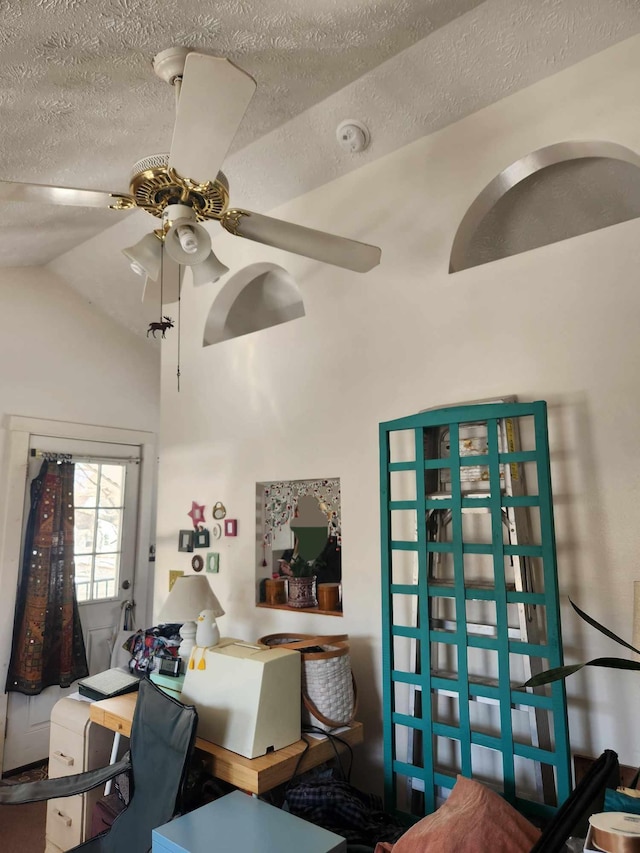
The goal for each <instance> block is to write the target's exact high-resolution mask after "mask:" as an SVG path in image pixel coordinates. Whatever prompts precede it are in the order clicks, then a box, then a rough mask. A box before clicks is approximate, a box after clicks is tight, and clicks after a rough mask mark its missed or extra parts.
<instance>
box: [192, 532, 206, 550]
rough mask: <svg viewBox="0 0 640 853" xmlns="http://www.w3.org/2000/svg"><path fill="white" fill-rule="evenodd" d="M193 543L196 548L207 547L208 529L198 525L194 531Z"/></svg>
mask: <svg viewBox="0 0 640 853" xmlns="http://www.w3.org/2000/svg"><path fill="white" fill-rule="evenodd" d="M194 545H195V547H196V548H208V547H209V531H208V530H207V528H206V527H199V528H198V529H197V530H196V531H195V542H194Z"/></svg>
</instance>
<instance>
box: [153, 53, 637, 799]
mask: <svg viewBox="0 0 640 853" xmlns="http://www.w3.org/2000/svg"><path fill="white" fill-rule="evenodd" d="M639 74H640V40H639V39H638V38H634V39H631V40H629V41H628V42H625V43H622V44H620V45H618V46H616V47H614V48H612V49H610V50H608V51H606V52H605V53H603V54H600V55H598V56H596V57H593V58H592V59H590V60H587V61H585V62H583V63H581V64H580V65H578V66H574V67H573V68H571V69H569V70H567V71H564V72H562V73H561V74H558V75H556V77H554V78H551V79H548V80H545V81H543V82H540V83H538V84H536V85H534V86H533V87H531V88H529V89H527V90H525V91H522V92H520V93H518V94H516V95H514V96H512V97H510V98H508V99H506V100H504V101H502V102H500V103H498V104H495V105H493V106H491V107H489V108H487V109H484V110H482V111H480V112H478V113H476V114H474V115H472V116H470V117H468V118H466V119H464V120H462V121H460V122H459V123H457V124H456V125H453V126H451V127H448V128H446V129H444V130H442V131H440V132H439V133H437V134H434V135H432V136H430V137H427V138H424V139H421V140H419V141H417V142H415V143H413V144H411V145H409V146H407V147H406V148H404V149H402V150H400V151H398V152H396V153H394V154H391V155H389V156H387V157H385V158H384V159H381V160H378V161H377V162H375V163H372V164H370V165H367V166H366V167H364V168H362V169H360V170H358V171H356V172H352V173H351V174H349V175H347V176H345V177H343V178H340V179H338V180H336V181H335V182H332V183H330V184H327V185H325V186H323V187H321V188H320V189H318V190H316V191H314V192H312V193H309V194H307V195H305V196H303V197H301V198H299V199H296V200H295V201H293V202H291V203H289V204H287V205H284V206H283V207H281V208H279V209H278V210H277V211H275V215H277V216H280V217H281V218H283V219H291V220H293V221H295V222H300V223H301V224H306V225H309V226H311V227H316V228H322V229H325V230H328V231H333V232H335V233H340V234H343V235H345V236H350V237H353V238H356V239H361V240H365V241H367V242H372V243H375V244H378V245H380V246H381V247H382V250H383V254H382V258H383V259H382V264H381V265H380V267H379V268H377V269H376V270H374V271H372V272H371V273H369V274H367V275H364V276H361V275H357V274H355V273H349V272H346V271H342V270H338V269H335V268H332V267H328V266H323V265H321V264H316V263H313V262H308V261H306V260H304V259H301V258H296V257H293V256H291V255H285V254H284V253H280V252H277V251H275V250H270V249H267V248H266V247H260V246H256V245H252V244H250V243H248V241H242V240H240V239H237V238H233V237H231V236H229V235H226V234H224V235H222V236H221V237H217V238H216V242H215V248H216V251H217V253H218V254H219V256H220V257H221V258H222V259H223V260H224V261H225V263H227V264H228V265H229V266H230V267H231V268H232V269H234V270H237V269H238V268H239V267H240V266H242V265H245V264H248V263H253V262H257V261H259V260H269V261H273V262H274V263H280V264H282V265H283V266H285V267H286V268H287V269H288V270H289V271H290V272H291V273H292V274H293V276H294V277H295V279H296V280H297V282H298V283H299V284H300V286H301V289H302V291H303V296H304V300H305V309H306V317H305V318H303V319H301V320H298V321H295V322H292V323H288V324H285V325H282V326H277V327H274V328H271V329H267V330H264V331H261V332H259V333H256V334H253V335H249V336H247V337H245V338H240V339H236V340H232V341H228V342H225V343H222V344H219V345H216V346H212V347H208V348H205V349H202V348H201V341H202V333H203V329H204V324H205V320H206V316H207V312H208V310H209V306H210V305H211V303H212V301H213V298H214V295H215V294H216V293H217V291H218V288H219V287H220V286H221V285H222V284H223V282H220V283H219V284H218V285H212V286H209V287H205V288H200V289H198V290H197V291H196V290H194V289H192V287H191V285H190V283H189V282H187V284H186V285H185V297H184V299H183V303H182V332H181V337H180V369H181V381H180V392H179V393H178V391H177V387H176V377H175V373H176V364H177V336H173V337H172V338H171V339H170V341H169V343H168V345H167V346H166V348H164V349H163V377H162V427H161V448H162V449H161V467H160V491H159V514H158V546H159V551H158V563H157V574H156V580H157V582H156V608H157V607H158V605H159V603H160V602H161V601H162V600H163V598H164V596H165V595H166V590H167V572H168V571H169V569H171V568H180V569H184V570H185V571H190V555H188V554H181V553H178V552H177V535H178V529H179V528H181V527H187V526H189V524H190V519H189V518H188V517H187V512H188V510H189V509H190V507H191V501H192V500H196V501H198V502H199V503H203V504H205V507H206V510H205V512H206V518H207V521H209V520H210V510H211V506H212V505H213V503H215V502H216V501H218V500H221V501H222V502H223V503H224V504H225V505H226V507H227V510H228V515H229V516H230V517H232V518H234V517H235V518H237V519H238V531H239V535H238V537H237V538H236V539H223V540H222V541H221V542H220V545H219V550H220V552H221V562H220V566H221V569H220V575H219V576H217V577H215V589H216V592H217V594H218V596H219V598H220V600H221V601H222V602H223V606H224V607H225V608H226V611H227V615H226V616H225V617H224V618H223V619H222V620H221V628H222V631H223V634H227V635H232V636H237V637H241V638H244V639H253V638H257V637H258V636H260V635H262V634H265V633H267V632H271V631H288V630H292V631H322V632H334V633H336V632H338V631H340V632H341V631H346V632H348V633H349V634H350V636H351V639H352V648H353V657H354V668H355V671H356V675H357V678H358V682H359V685H360V693H361V705H360V712H359V717H360V718H361V719H362V720H363V721H364V723H365V726H366V746H365V747H364V748H359V749H358V750H357V753H356V773H355V775H354V779H355V781H356V783H359V784H361V785H363V786H364V787H367V788H369V789H373V788H377V787H379V783H380V779H381V773H380V762H381V755H380V737H381V681H380V588H379V587H380V585H379V566H380V556H379V552H380V544H379V473H378V424H379V422H380V421H384V420H388V419H391V418H395V417H400V416H403V415H407V414H411V413H413V412H416V411H418V410H419V409H422V408H426V407H433V406H438V405H446V404H451V403H455V402H459V401H466V400H472V399H478V398H487V397H494V396H501V395H504V394H513V393H515V394H517V395H518V396H519V397H520V399H522V400H535V399H545V400H547V401H548V402H549V404H550V441H551V450H552V455H553V470H552V474H553V484H554V489H555V507H556V523H557V541H558V558H559V583H560V588H561V592H562V594H563V600H564V602H565V604H564V605H563V631H564V637H565V657H566V658H567V660H568V661H573V660H576V659H582V658H583V656H585V655H586V656H591V657H593V656H596V655H599V654H618V653H619V652H622V651H623V650H621V649H619V647H617V646H615V645H614V644H612V643H611V642H609V641H607V640H606V639H605V638H604V637H601V636H600V635H598V634H596V633H595V632H594V631H592V630H591V629H589V628H587V627H586V626H584V625H583V624H582V623H580V622H579V620H578V618H577V617H576V616H575V615H574V614H573V612H572V611H571V610H570V609H569V608H568V606H567V605H566V596H567V595H568V594H570V595H571V596H572V597H574V598H575V599H576V600H577V601H578V602H579V603H580V604H581V605H583V606H584V607H585V608H586V609H587V610H589V611H590V612H591V613H592V614H593V615H594V616H595V617H596V618H599V619H601V620H603V621H604V622H605V623H607V624H609V625H611V626H613V627H614V628H615V629H617V630H618V631H619V633H621V634H623V635H624V636H625V637H628V638H629V639H630V636H631V622H632V589H633V587H632V582H633V580H634V579H635V578H638V577H640V573H639V572H638V570H637V569H636V564H637V552H638V534H637V532H636V531H637V518H636V515H637V512H636V505H637V502H638V499H639V498H640V458H639V456H640V452H639V451H638V443H637V436H638V435H639V434H640V407H639V406H638V404H637V393H638V382H637V378H636V376H637V374H636V365H637V364H638V361H639V358H640V342H639V338H638V334H637V324H638V316H639V312H640V287H638V270H639V269H640V222H639V221H635V222H629V223H626V224H622V225H619V226H616V227H613V228H609V229H606V230H602V231H599V232H597V233H593V234H590V235H586V236H583V237H578V238H575V239H573V240H570V241H566V242H564V243H558V244H555V245H552V246H549V247H546V248H544V249H540V250H537V251H534V252H529V253H526V254H522V255H519V256H517V257H514V258H510V259H506V260H503V261H500V262H497V263H493V264H490V265H486V266H483V267H479V268H475V269H471V270H468V271H466V272H463V273H460V274H457V275H453V276H451V275H448V273H447V270H448V262H449V251H450V247H451V242H452V240H453V236H454V234H455V231H456V228H457V225H458V223H459V221H460V219H461V218H462V216H463V214H464V212H465V210H466V208H467V206H468V205H469V204H470V203H471V201H472V200H473V198H474V197H475V196H476V194H477V193H478V192H479V191H480V190H481V189H482V188H483V187H484V185H485V184H486V183H488V181H489V180H490V179H491V178H492V177H493V176H494V175H495V174H496V173H498V172H499V171H501V170H502V169H503V168H504V167H505V166H507V165H508V164H510V163H511V162H513V161H514V160H516V159H518V158H519V157H521V156H522V155H524V154H525V153H527V152H529V151H532V150H534V149H537V148H539V147H542V146H544V145H548V144H551V143H554V142H558V141H561V140H569V139H609V140H613V141H616V142H619V143H622V144H625V145H627V146H629V147H630V148H633V149H635V150H638V151H640V121H639V120H638V110H637V81H638V76H639ZM425 85H428V81H425ZM391 118H392V117H391V116H390V119H391ZM288 154H289V156H290V160H291V164H292V165H291V168H292V169H295V154H296V152H295V151H291V152H288ZM263 179H264V180H265V181H268V180H269V172H268V170H265V173H264V178H263ZM323 476H331V477H340V478H341V486H342V500H343V519H342V520H343V525H342V529H343V538H344V549H343V577H344V600H345V611H344V618H343V619H336V618H332V617H323V616H318V615H305V614H292V613H286V612H281V611H265V610H262V609H256V608H255V607H254V582H253V578H254V561H255V557H254V550H255V529H254V518H255V507H254V499H255V483H256V481H263V480H269V479H301V478H308V477H323ZM212 550H215V548H212ZM639 689H640V682H639V681H638V677H637V675H635V674H634V673H626V674H624V673H623V674H621V673H611V672H609V671H600V672H588V673H587V674H586V675H584V676H583V675H577V676H574V677H572V679H571V680H570V681H569V683H568V690H569V696H570V698H571V709H570V724H571V739H572V745H573V748H574V749H575V750H576V751H581V752H587V753H590V754H594V755H597V754H599V752H600V751H601V750H602V749H604V748H606V747H609V748H613V749H616V750H617V751H618V752H619V753H620V757H621V760H622V761H624V762H625V763H628V764H635V765H637V764H639V763H640V744H638V741H637V738H636V737H635V736H634V732H635V729H636V719H635V713H634V709H635V707H636V705H637V697H638V690H639Z"/></svg>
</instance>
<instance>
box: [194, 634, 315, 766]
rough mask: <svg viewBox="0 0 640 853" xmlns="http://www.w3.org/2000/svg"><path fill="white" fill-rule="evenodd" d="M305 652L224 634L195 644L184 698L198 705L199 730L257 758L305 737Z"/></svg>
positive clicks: (224, 744)
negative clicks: (302, 675) (206, 643)
mask: <svg viewBox="0 0 640 853" xmlns="http://www.w3.org/2000/svg"><path fill="white" fill-rule="evenodd" d="M300 668H301V667H300V653H299V652H296V651H293V650H291V649H278V648H267V647H266V646H262V645H256V644H252V643H246V642H244V641H242V640H234V639H232V638H229V637H223V638H222V639H221V640H220V642H219V643H218V645H216V646H210V647H208V648H203V647H202V646H195V647H194V648H193V650H192V652H191V658H190V660H189V666H188V667H187V671H186V674H185V678H184V685H183V687H182V694H181V696H180V701H181V702H184V703H185V704H193V705H195V706H196V708H197V710H198V735H199V736H200V737H202V738H204V739H205V740H208V741H211V743H215V744H218V745H219V746H223V747H225V749H230V750H231V751H232V752H237V753H239V754H240V755H244V756H245V757H246V758H255V757H256V756H258V755H264V754H265V753H266V752H271V751H272V750H275V749H281V748H282V747H283V746H288V745H289V744H291V743H295V741H297V740H299V739H300Z"/></svg>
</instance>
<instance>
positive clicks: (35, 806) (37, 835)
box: [0, 764, 47, 853]
mask: <svg viewBox="0 0 640 853" xmlns="http://www.w3.org/2000/svg"><path fill="white" fill-rule="evenodd" d="M46 778H47V767H46V764H45V765H42V766H40V767H35V768H32V769H30V770H26V771H24V772H22V773H19V774H17V775H15V776H10V777H8V778H6V779H3V780H2V782H4V783H6V784H9V785H16V784H19V783H20V782H32V781H35V780H36V779H46ZM46 816H47V804H46V803H26V804H25V805H23V806H2V807H1V808H0V850H1V851H2V853H44V847H45V823H46Z"/></svg>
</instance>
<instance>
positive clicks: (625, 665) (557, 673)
mask: <svg viewBox="0 0 640 853" xmlns="http://www.w3.org/2000/svg"><path fill="white" fill-rule="evenodd" d="M585 666H605V667H610V668H611V669H635V670H640V661H634V660H625V658H594V659H593V660H590V661H586V662H585V663H574V664H570V665H569V666H557V667H555V668H554V669H546V670H545V671H544V672H540V673H538V675H534V676H532V677H531V678H530V679H529V680H528V681H525V683H524V685H523V687H539V686H540V685H541V684H550V683H551V682H552V681H560V679H562V678H566V677H567V676H568V675H573V673H574V672H577V671H578V670H579V669H583V668H584V667H585Z"/></svg>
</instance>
